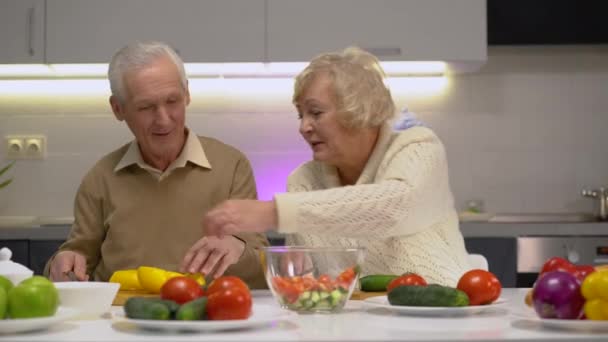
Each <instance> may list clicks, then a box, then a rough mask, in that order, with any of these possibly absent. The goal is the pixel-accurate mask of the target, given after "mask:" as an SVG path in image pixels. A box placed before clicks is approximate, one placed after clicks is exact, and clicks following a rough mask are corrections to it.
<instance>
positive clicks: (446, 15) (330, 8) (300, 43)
mask: <svg viewBox="0 0 608 342" xmlns="http://www.w3.org/2000/svg"><path fill="white" fill-rule="evenodd" d="M485 11H486V7H485V0H458V1H445V0H332V1H326V0H306V1H302V0H268V58H269V60H270V61H289V62H292V61H303V60H304V61H306V60H309V59H311V58H312V57H314V56H315V55H317V54H319V53H322V52H328V51H335V50H341V49H344V48H345V47H347V46H350V45H356V46H359V47H361V48H364V49H367V50H368V51H370V52H372V53H374V54H376V55H377V56H378V57H380V58H381V59H383V60H431V61H433V60H485V59H486V52H487V47H486V22H485V18H486V14H485Z"/></svg>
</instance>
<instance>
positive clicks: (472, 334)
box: [0, 289, 608, 342]
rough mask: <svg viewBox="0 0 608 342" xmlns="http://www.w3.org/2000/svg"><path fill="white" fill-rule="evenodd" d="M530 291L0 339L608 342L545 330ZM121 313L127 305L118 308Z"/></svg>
mask: <svg viewBox="0 0 608 342" xmlns="http://www.w3.org/2000/svg"><path fill="white" fill-rule="evenodd" d="M526 291H527V290H526V289H504V290H503V294H502V297H503V298H505V299H507V300H508V303H507V304H506V305H504V306H502V307H501V308H496V309H494V310H491V311H490V312H486V313H480V314H477V315H472V316H467V317H427V318H424V317H413V316H403V315H397V314H394V313H391V312H389V311H385V310H378V309H373V310H368V309H366V308H365V307H364V304H363V302H361V301H349V302H348V303H347V306H346V308H345V310H344V311H343V312H341V313H338V314H316V315H292V316H290V317H289V318H287V320H285V321H280V322H276V323H272V324H269V325H266V326H263V327H259V328H255V329H247V330H238V331H224V332H210V333H191V332H190V333H164V332H157V331H146V330H140V329H138V328H137V327H135V326H133V325H132V324H130V323H127V322H121V321H117V320H113V319H112V318H106V319H97V320H75V321H67V322H64V323H61V324H58V325H56V326H54V327H53V328H51V329H49V330H46V331H42V332H35V333H26V334H21V335H0V341H202V340H206V341H239V342H243V341H247V342H249V341H320V340H323V341H505V340H508V341H608V332H603V333H598V332H589V333H582V332H575V331H569V330H556V329H554V328H546V327H544V326H543V325H542V324H541V321H540V320H539V319H537V318H536V317H535V314H534V312H533V311H532V309H530V308H528V307H526V306H525V304H524V303H523V298H524V294H525V292H526ZM253 302H254V310H255V305H256V304H269V305H276V303H275V302H274V299H273V298H272V297H271V296H270V294H269V293H268V292H255V293H254V300H253ZM112 310H113V312H121V311H122V307H113V308H112ZM606 324H607V325H608V322H607V323H606Z"/></svg>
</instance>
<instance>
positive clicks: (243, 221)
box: [203, 200, 278, 237]
mask: <svg viewBox="0 0 608 342" xmlns="http://www.w3.org/2000/svg"><path fill="white" fill-rule="evenodd" d="M277 221H278V219H277V210H276V205H275V203H274V201H256V200H227V201H224V202H222V203H220V204H219V205H218V206H216V207H215V208H213V209H211V210H209V212H207V215H205V218H204V219H203V226H204V227H205V231H206V235H216V236H218V237H223V236H226V235H231V234H236V233H238V232H254V233H263V232H265V231H268V230H271V229H274V228H276V226H277Z"/></svg>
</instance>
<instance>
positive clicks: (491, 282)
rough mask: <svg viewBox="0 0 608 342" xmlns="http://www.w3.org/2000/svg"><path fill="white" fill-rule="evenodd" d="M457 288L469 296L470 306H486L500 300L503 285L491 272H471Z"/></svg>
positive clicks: (463, 277) (460, 281) (465, 275)
mask: <svg viewBox="0 0 608 342" xmlns="http://www.w3.org/2000/svg"><path fill="white" fill-rule="evenodd" d="M456 288H458V289H459V290H461V291H464V292H465V293H466V294H467V296H469V305H484V304H490V303H492V302H493V301H495V300H496V299H498V297H499V296H500V292H501V290H502V285H501V284H500V281H499V280H498V278H496V276H495V275H494V274H492V273H491V272H488V271H484V270H470V271H468V272H466V273H465V274H463V275H462V277H460V280H459V281H458V285H457V286H456Z"/></svg>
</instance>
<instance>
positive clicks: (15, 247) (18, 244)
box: [0, 240, 30, 268]
mask: <svg viewBox="0 0 608 342" xmlns="http://www.w3.org/2000/svg"><path fill="white" fill-rule="evenodd" d="M2 247H6V248H8V249H10V250H11V252H12V253H13V256H12V257H11V260H12V261H13V262H16V263H19V264H21V265H23V266H25V267H28V268H29V267H30V257H29V241H28V240H1V241H0V248H2Z"/></svg>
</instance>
